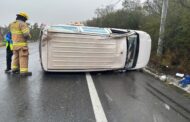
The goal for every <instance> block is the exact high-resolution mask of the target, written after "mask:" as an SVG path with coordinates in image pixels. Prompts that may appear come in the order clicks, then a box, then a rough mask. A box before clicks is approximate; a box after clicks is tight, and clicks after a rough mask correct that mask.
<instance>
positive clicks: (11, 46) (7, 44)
mask: <svg viewBox="0 0 190 122" xmlns="http://www.w3.org/2000/svg"><path fill="white" fill-rule="evenodd" d="M8 46H10V50H13V44H9V43H8V42H6V48H7V47H8Z"/></svg>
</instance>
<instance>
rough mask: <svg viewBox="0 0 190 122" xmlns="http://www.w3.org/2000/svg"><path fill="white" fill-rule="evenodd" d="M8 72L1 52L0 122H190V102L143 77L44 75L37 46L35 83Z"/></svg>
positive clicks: (33, 48)
mask: <svg viewBox="0 0 190 122" xmlns="http://www.w3.org/2000/svg"><path fill="white" fill-rule="evenodd" d="M4 69H5V48H0V122H95V121H102V122H106V121H108V122H190V113H189V109H188V107H189V106H187V107H184V106H185V105H184V104H187V105H190V100H189V99H188V98H185V97H183V96H182V95H181V94H180V93H178V92H177V91H175V90H174V89H172V88H170V87H168V86H166V85H165V84H163V83H162V82H160V81H158V80H156V79H154V78H153V77H151V76H149V75H148V74H144V73H142V72H139V71H130V72H129V71H128V72H126V73H119V72H95V73H90V74H86V73H44V72H43V71H42V69H41V66H40V61H39V54H38V44H37V43H31V44H30V61H29V69H30V71H32V73H33V75H32V76H31V77H25V78H24V77H20V76H19V75H10V74H5V73H4ZM93 86H95V87H93ZM96 93H97V94H96ZM179 101H180V102H179ZM182 104H183V105H182Z"/></svg>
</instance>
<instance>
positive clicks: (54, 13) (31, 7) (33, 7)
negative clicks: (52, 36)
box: [0, 0, 123, 26]
mask: <svg viewBox="0 0 190 122" xmlns="http://www.w3.org/2000/svg"><path fill="white" fill-rule="evenodd" d="M117 1H118V0H1V2H0V25H1V26H3V25H8V24H9V23H10V22H12V21H14V20H15V18H16V14H17V13H19V12H21V11H24V12H26V13H28V15H29V17H30V18H29V21H28V22H29V23H34V22H38V23H44V24H47V25H52V24H65V23H70V22H76V21H85V20H87V19H91V18H92V17H95V13H94V11H95V10H96V9H97V8H98V7H105V6H106V5H109V4H114V3H116V2H117ZM122 1H123V0H121V1H120V2H119V3H118V4H117V5H116V6H115V8H116V9H119V8H121V7H122V5H121V3H122Z"/></svg>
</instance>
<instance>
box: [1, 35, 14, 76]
mask: <svg viewBox="0 0 190 122" xmlns="http://www.w3.org/2000/svg"><path fill="white" fill-rule="evenodd" d="M3 42H4V43H5V44H6V62H7V69H6V70H5V73H10V72H11V62H12V55H13V42H12V39H11V33H10V32H8V33H7V34H6V35H5V38H4V41H3Z"/></svg>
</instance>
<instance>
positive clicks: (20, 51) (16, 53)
mask: <svg viewBox="0 0 190 122" xmlns="http://www.w3.org/2000/svg"><path fill="white" fill-rule="evenodd" d="M28 55H29V52H28V47H27V46H23V47H14V48H13V61H12V70H13V71H15V70H19V71H20V73H26V72H28Z"/></svg>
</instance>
